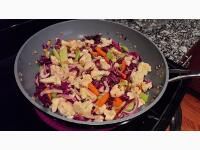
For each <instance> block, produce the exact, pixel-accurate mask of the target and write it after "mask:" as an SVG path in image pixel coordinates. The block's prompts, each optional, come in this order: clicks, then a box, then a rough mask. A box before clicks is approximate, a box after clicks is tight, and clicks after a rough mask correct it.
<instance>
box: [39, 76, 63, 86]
mask: <svg viewBox="0 0 200 150" xmlns="http://www.w3.org/2000/svg"><path fill="white" fill-rule="evenodd" d="M40 82H42V83H53V84H56V85H61V79H60V78H59V77H58V76H50V77H48V78H45V79H40Z"/></svg>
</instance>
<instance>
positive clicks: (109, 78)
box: [34, 35, 152, 121]
mask: <svg viewBox="0 0 200 150" xmlns="http://www.w3.org/2000/svg"><path fill="white" fill-rule="evenodd" d="M43 48H44V50H43V52H44V54H43V55H42V56H41V57H40V59H39V60H38V65H39V69H38V73H37V75H36V77H35V85H36V91H35V94H34V95H35V96H36V97H37V98H39V100H40V101H41V102H42V103H43V104H44V106H45V107H49V109H51V111H52V112H54V113H57V112H58V113H59V114H60V115H62V116H65V117H68V118H73V119H77V120H81V121H106V120H114V119H118V118H122V117H123V115H126V114H130V113H134V112H135V110H136V109H137V108H138V107H139V106H141V105H143V104H144V103H146V102H147V101H148V99H149V98H148V97H149V94H147V93H148V90H149V89H151V87H152V83H151V82H148V83H147V82H146V81H145V80H146V79H145V78H146V75H147V74H148V73H149V72H150V71H151V66H150V65H149V64H147V63H145V62H142V60H141V58H140V56H139V55H138V54H136V53H135V52H127V51H128V48H127V47H126V46H125V45H123V44H119V43H118V42H115V41H114V40H113V39H109V38H103V37H101V36H100V35H95V36H87V37H85V38H83V39H80V40H73V39H71V40H67V41H65V40H61V39H56V43H55V45H52V43H49V42H48V43H47V44H44V45H43Z"/></svg>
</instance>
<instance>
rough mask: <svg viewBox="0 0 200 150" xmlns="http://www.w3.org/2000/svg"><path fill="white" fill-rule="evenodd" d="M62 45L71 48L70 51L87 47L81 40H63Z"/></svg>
mask: <svg viewBox="0 0 200 150" xmlns="http://www.w3.org/2000/svg"><path fill="white" fill-rule="evenodd" d="M61 44H62V45H64V46H67V47H70V50H76V49H78V48H81V47H83V46H84V45H85V43H84V42H82V41H80V40H71V41H65V40H62V41H61Z"/></svg>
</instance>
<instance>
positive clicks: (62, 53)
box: [59, 46, 68, 64]
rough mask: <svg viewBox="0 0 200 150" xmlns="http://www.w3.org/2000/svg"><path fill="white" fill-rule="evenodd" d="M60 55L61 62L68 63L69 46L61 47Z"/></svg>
mask: <svg viewBox="0 0 200 150" xmlns="http://www.w3.org/2000/svg"><path fill="white" fill-rule="evenodd" d="M59 55H60V63H61V64H66V63H67V60H68V59H67V58H68V57H67V47H65V46H63V47H61V49H60V52H59Z"/></svg>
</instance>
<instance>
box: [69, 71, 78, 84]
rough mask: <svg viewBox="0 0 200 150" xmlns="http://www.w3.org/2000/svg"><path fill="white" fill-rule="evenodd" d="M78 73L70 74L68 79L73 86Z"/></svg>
mask: <svg viewBox="0 0 200 150" xmlns="http://www.w3.org/2000/svg"><path fill="white" fill-rule="evenodd" d="M76 74H77V72H76V71H73V72H69V77H68V81H69V82H70V83H71V84H73V83H74V82H75V78H76Z"/></svg>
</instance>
